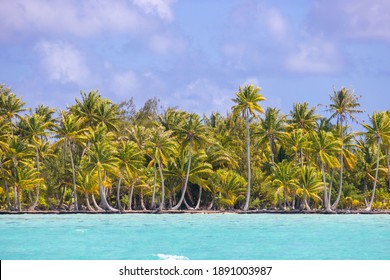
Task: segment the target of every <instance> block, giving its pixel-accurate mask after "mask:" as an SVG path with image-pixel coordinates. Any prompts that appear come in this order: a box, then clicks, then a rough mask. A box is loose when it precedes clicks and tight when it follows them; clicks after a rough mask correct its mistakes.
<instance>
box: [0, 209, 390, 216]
mask: <svg viewBox="0 0 390 280" xmlns="http://www.w3.org/2000/svg"><path fill="white" fill-rule="evenodd" d="M23 214H33V215H35V214H45V215H69V214H91V215H96V214H111V215H112V214H130V215H131V214H157V215H158V214H198V215H199V214H203V215H213V214H241V215H242V214H281V215H284V214H286V215H313V214H321V215H360V214H361V215H390V210H374V211H365V210H336V211H331V212H329V211H325V210H310V211H307V210H290V211H285V210H248V211H243V210H224V211H222V210H125V211H96V212H91V211H83V210H81V211H71V210H70V211H67V210H45V211H40V210H37V211H19V212H17V211H4V210H1V211H0V215H23Z"/></svg>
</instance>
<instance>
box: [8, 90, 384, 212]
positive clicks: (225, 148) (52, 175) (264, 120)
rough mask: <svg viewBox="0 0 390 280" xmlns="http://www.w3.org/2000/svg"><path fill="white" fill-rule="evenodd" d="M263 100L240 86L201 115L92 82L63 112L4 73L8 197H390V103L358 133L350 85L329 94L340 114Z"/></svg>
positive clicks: (310, 204) (227, 201)
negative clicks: (222, 108) (33, 104)
mask: <svg viewBox="0 0 390 280" xmlns="http://www.w3.org/2000/svg"><path fill="white" fill-rule="evenodd" d="M264 100H265V97H264V96H263V95H261V94H260V87H256V86H254V85H247V86H244V87H239V90H238V92H236V93H235V97H234V98H233V102H234V106H233V107H232V108H231V111H230V112H228V113H227V114H226V116H224V115H222V114H220V113H217V112H215V113H212V114H211V115H210V116H204V117H203V118H201V117H200V116H199V115H197V114H196V113H190V112H185V111H183V110H180V109H178V108H168V109H166V110H164V111H161V110H160V108H159V100H158V99H156V98H152V99H149V100H147V101H146V102H145V104H144V106H141V107H140V109H139V110H137V108H136V107H135V105H134V102H133V100H132V98H130V99H129V100H128V101H125V102H122V103H120V104H115V103H114V102H112V101H111V100H110V99H108V98H104V97H103V96H102V95H101V94H100V93H99V92H98V91H91V92H89V93H85V92H81V94H80V98H76V99H75V103H74V104H73V105H71V106H70V107H69V108H67V109H66V110H64V111H61V112H58V113H56V111H55V110H54V109H52V108H49V107H46V106H44V105H39V106H38V107H37V108H35V109H28V108H25V103H24V102H23V101H22V99H21V98H19V97H17V96H16V94H15V93H13V92H12V91H11V89H10V88H7V87H6V86H5V85H0V208H1V209H8V210H15V209H18V210H25V209H31V208H35V209H40V210H48V209H67V210H70V209H72V210H73V209H76V210H77V209H89V210H90V211H97V210H99V211H101V210H111V211H113V210H115V209H114V208H113V207H114V206H115V207H118V208H121V207H120V206H121V204H123V208H126V209H128V207H129V198H130V195H132V200H131V202H132V208H133V209H144V208H146V209H156V208H157V207H160V209H163V208H164V205H169V207H171V208H172V209H183V208H184V204H186V207H192V206H195V205H196V201H199V204H198V205H197V206H198V207H199V208H203V209H225V210H227V209H245V210H247V209H264V208H275V207H280V208H282V209H286V210H288V209H298V208H304V209H317V208H326V209H327V208H329V206H330V205H332V207H333V208H334V209H336V208H344V209H361V208H363V207H365V206H366V205H369V206H370V207H369V208H368V209H371V207H372V209H390V202H389V201H390V194H389V191H388V190H387V187H388V186H389V180H390V178H389V174H388V168H389V166H388V165H389V164H388V156H389V148H390V118H389V114H388V112H375V113H374V114H372V115H371V116H370V119H369V122H368V123H366V124H364V125H363V129H362V132H357V133H352V132H351V129H350V127H349V126H348V121H356V116H357V115H358V113H360V112H361V111H362V110H360V103H359V97H358V96H357V95H355V94H354V93H353V91H351V90H349V89H345V88H341V89H340V90H338V91H336V90H335V91H334V93H333V94H332V95H331V96H330V104H329V105H326V108H327V110H328V111H329V112H330V113H331V117H330V118H325V117H323V116H320V115H318V114H317V112H316V110H317V107H316V106H314V107H311V106H310V105H309V104H308V103H307V102H305V103H296V104H294V105H293V107H292V110H291V111H290V113H289V115H284V114H282V113H281V111H280V110H279V109H277V108H265V109H263V108H262V107H261V106H260V102H261V101H264ZM263 113H264V115H261V114H263ZM331 186H332V188H331ZM200 190H201V192H200ZM165 192H166V193H165ZM329 192H330V195H329V196H330V197H329V196H327V195H326V193H329ZM93 197H94V198H95V200H96V203H95V201H94V200H93ZM181 202H183V205H182V204H181ZM327 204H328V205H327ZM175 205H176V207H175ZM123 208H121V209H123Z"/></svg>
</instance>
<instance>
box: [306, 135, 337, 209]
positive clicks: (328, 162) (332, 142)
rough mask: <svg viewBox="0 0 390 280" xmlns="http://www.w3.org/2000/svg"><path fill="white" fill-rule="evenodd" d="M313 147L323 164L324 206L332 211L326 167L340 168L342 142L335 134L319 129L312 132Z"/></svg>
mask: <svg viewBox="0 0 390 280" xmlns="http://www.w3.org/2000/svg"><path fill="white" fill-rule="evenodd" d="M311 139H312V143H313V144H312V149H313V153H314V156H315V157H316V159H317V161H318V163H319V164H320V166H321V172H322V176H323V183H324V207H325V209H326V210H327V211H331V208H330V204H329V200H328V193H327V184H326V173H325V169H326V168H327V167H329V168H339V167H340V162H339V160H338V159H337V156H336V155H337V154H339V153H340V149H341V142H340V141H339V140H337V139H335V137H334V136H333V134H332V133H331V132H326V131H323V130H321V131H319V132H318V133H312V135H311Z"/></svg>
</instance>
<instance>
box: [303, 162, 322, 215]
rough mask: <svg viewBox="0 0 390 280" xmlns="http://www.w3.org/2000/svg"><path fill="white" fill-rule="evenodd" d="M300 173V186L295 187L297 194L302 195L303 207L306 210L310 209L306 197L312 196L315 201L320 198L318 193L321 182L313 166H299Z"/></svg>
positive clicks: (320, 188)
mask: <svg viewBox="0 0 390 280" xmlns="http://www.w3.org/2000/svg"><path fill="white" fill-rule="evenodd" d="M300 173H301V177H300V181H299V183H300V186H299V187H298V189H297V195H302V196H303V203H304V206H303V207H304V208H306V209H307V210H311V209H310V206H309V203H308V202H307V199H308V198H312V199H314V200H317V201H320V200H321V198H320V197H319V195H318V193H319V192H320V191H321V190H322V184H323V182H322V181H321V179H320V178H319V176H318V174H317V173H316V170H315V168H314V167H309V166H307V165H305V166H303V167H302V168H301V172H300Z"/></svg>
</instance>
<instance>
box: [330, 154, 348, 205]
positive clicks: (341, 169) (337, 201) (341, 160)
mask: <svg viewBox="0 0 390 280" xmlns="http://www.w3.org/2000/svg"><path fill="white" fill-rule="evenodd" d="M342 150H343V147H341V155H340V186H339V192H338V194H337V198H336V201H335V202H334V203H333V205H332V209H337V206H338V205H339V202H340V198H341V193H342V190H343V169H344V156H343V152H342ZM329 203H330V195H329Z"/></svg>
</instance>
